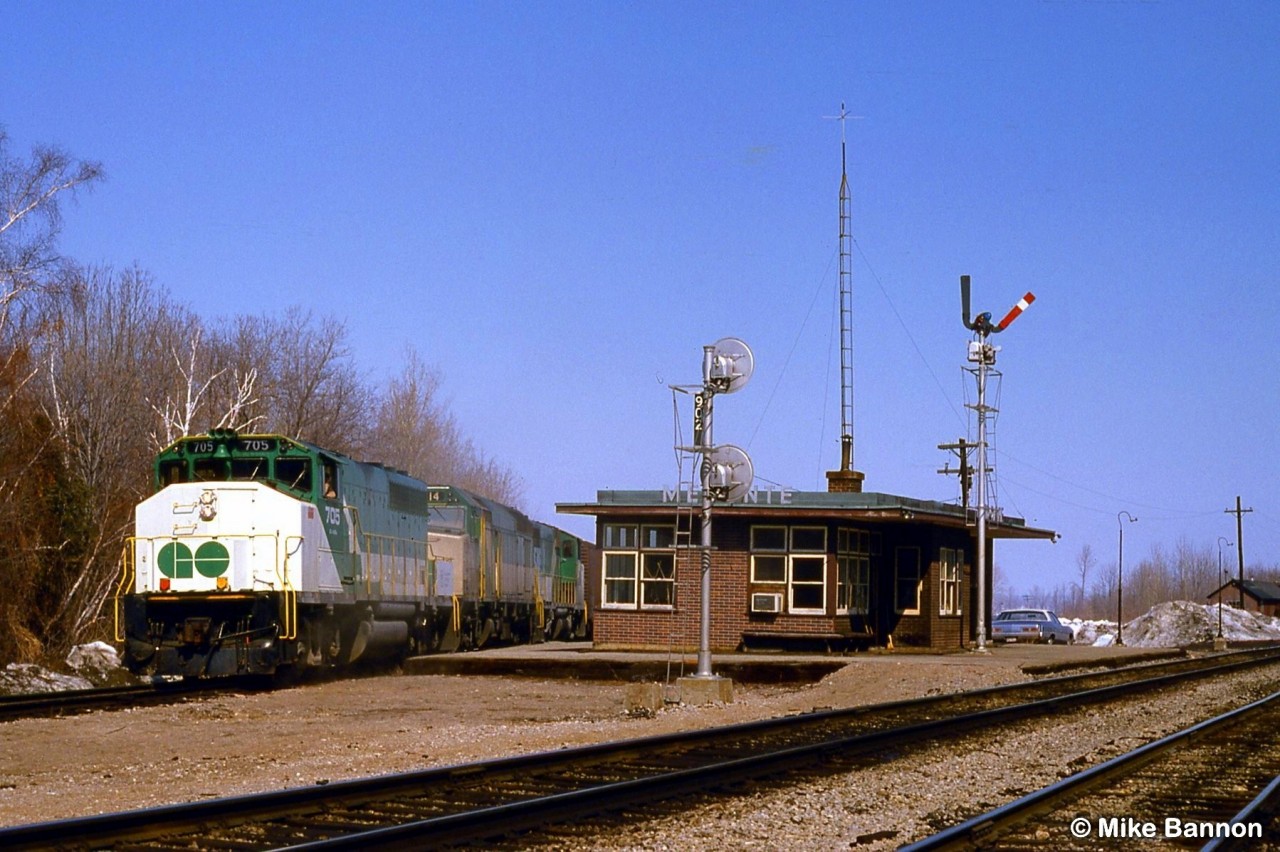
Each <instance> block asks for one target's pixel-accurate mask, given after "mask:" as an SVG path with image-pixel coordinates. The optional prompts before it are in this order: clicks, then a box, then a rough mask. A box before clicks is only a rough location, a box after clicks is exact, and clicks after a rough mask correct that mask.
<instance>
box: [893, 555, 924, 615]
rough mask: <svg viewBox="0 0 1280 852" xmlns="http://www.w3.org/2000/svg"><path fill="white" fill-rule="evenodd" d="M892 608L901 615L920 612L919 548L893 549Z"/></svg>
mask: <svg viewBox="0 0 1280 852" xmlns="http://www.w3.org/2000/svg"><path fill="white" fill-rule="evenodd" d="M893 574H894V584H893V585H894V608H895V609H896V610H897V611H898V612H900V613H902V614H903V615H919V614H920V587H921V585H922V583H921V577H920V548H918V547H899V548H897V550H895V551H894V557H893Z"/></svg>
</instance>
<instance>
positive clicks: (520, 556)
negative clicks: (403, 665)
mask: <svg viewBox="0 0 1280 852" xmlns="http://www.w3.org/2000/svg"><path fill="white" fill-rule="evenodd" d="M154 476H155V489H156V490H155V493H154V494H152V495H151V496H150V497H148V498H147V499H146V500H143V501H142V502H141V503H140V504H139V505H138V507H137V509H136V512H135V522H136V526H135V533H134V535H133V536H132V537H131V538H130V539H129V540H128V542H127V543H126V545H125V550H124V555H123V559H122V570H121V577H120V585H119V587H118V589H117V594H116V639H117V641H120V642H122V643H123V644H124V652H125V653H124V657H125V662H126V664H127V665H128V667H129V668H130V669H131V670H132V671H134V672H135V673H140V674H160V675H180V676H185V677H206V676H209V677H211V676H221V675H233V674H277V673H283V672H284V671H300V670H302V669H305V668H308V667H316V666H323V667H341V666H345V665H348V664H351V663H355V662H356V661H359V660H368V659H373V658H378V657H388V656H397V655H398V656H405V655H408V654H415V653H430V652H434V651H453V650H459V649H470V648H479V647H481V646H483V645H485V644H487V643H491V642H531V641H542V640H544V639H566V638H572V637H582V636H584V635H585V634H586V631H587V628H588V620H587V610H586V607H585V603H584V597H583V595H584V589H583V563H582V548H583V546H584V542H582V541H581V540H579V539H578V538H577V537H575V536H573V535H571V534H569V533H567V532H565V531H563V530H559V529H556V528H555V527H552V526H549V525H547V524H543V523H539V522H537V521H533V520H531V519H529V518H528V517H526V516H525V515H524V514H522V513H521V512H519V511H517V510H515V509H512V508H510V507H508V506H504V505H502V504H500V503H496V502H494V501H491V500H487V499H485V498H483V497H480V496H478V495H476V494H473V493H470V492H468V491H466V490H463V489H461V488H456V487H452V486H447V485H428V484H426V483H424V482H422V481H420V480H418V479H415V478H414V477H411V476H409V475H408V474H406V473H404V472H402V471H398V470H394V469H392V468H389V467H385V466H383V465H380V464H373V463H367V462H359V461H355V460H353V459H351V458H348V457H347V456H345V455H342V454H340V453H336V452H332V451H328V450H325V449H323V448H321V447H318V446H316V445H314V444H310V443H307V442H305V441H299V440H295V439H292V438H288V437H285V436H283V435H239V434H237V433H236V432H233V431H230V430H214V431H211V432H210V433H209V434H207V435H199V436H193V437H186V438H182V439H179V440H178V441H176V442H175V443H173V444H172V445H170V446H169V447H166V448H165V449H164V450H162V451H161V452H160V453H159V455H158V456H157V457H156V460H155V465H154Z"/></svg>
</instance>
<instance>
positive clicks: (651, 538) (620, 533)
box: [601, 524, 676, 609]
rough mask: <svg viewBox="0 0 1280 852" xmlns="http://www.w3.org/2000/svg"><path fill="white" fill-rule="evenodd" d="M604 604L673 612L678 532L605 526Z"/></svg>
mask: <svg viewBox="0 0 1280 852" xmlns="http://www.w3.org/2000/svg"><path fill="white" fill-rule="evenodd" d="M601 539H602V541H603V542H604V583H603V589H602V598H603V599H602V600H601V605H602V606H604V607H606V608H610V609H637V608H638V609H671V608H673V607H674V606H675V600H676V594H675V591H676V590H675V586H676V550H675V541H676V530H675V527H674V526H669V525H661V524H643V525H629V524H606V525H605V527H604V535H603V536H602V537H601Z"/></svg>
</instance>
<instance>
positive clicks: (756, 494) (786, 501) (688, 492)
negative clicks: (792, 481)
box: [662, 486, 796, 506]
mask: <svg viewBox="0 0 1280 852" xmlns="http://www.w3.org/2000/svg"><path fill="white" fill-rule="evenodd" d="M795 493H796V492H795V491H793V490H792V489H790V488H774V487H773V486H769V487H767V488H763V489H760V488H752V489H751V490H750V491H748V492H747V493H746V495H745V496H743V498H742V500H741V501H739V502H741V503H745V504H754V505H760V506H790V505H791V498H792V496H794V495H795ZM662 502H663V503H687V504H689V505H692V506H696V505H699V504H700V503H702V489H701V488H685V489H680V488H664V489H662Z"/></svg>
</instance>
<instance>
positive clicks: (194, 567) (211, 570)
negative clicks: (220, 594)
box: [156, 541, 231, 580]
mask: <svg viewBox="0 0 1280 852" xmlns="http://www.w3.org/2000/svg"><path fill="white" fill-rule="evenodd" d="M230 564H231V556H230V554H228V553H227V548H226V545H224V544H222V543H221V542H217V541H206V542H205V543H204V544H202V545H200V546H199V547H197V548H196V552H195V553H194V554H192V552H191V548H189V547H187V546H186V545H185V544H183V543H182V542H180V541H171V542H169V543H168V544H166V545H165V546H164V547H162V548H160V553H159V554H158V555H157V556H156V565H157V567H159V569H160V573H161V574H163V575H165V576H166V577H170V578H172V579H175V580H185V579H189V578H190V577H192V576H193V572H194V571H199V572H200V575H201V576H203V577H209V578H210V579H212V578H214V577H220V576H222V575H223V574H225V573H226V571H227V567H228V566H229V565H230Z"/></svg>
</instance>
